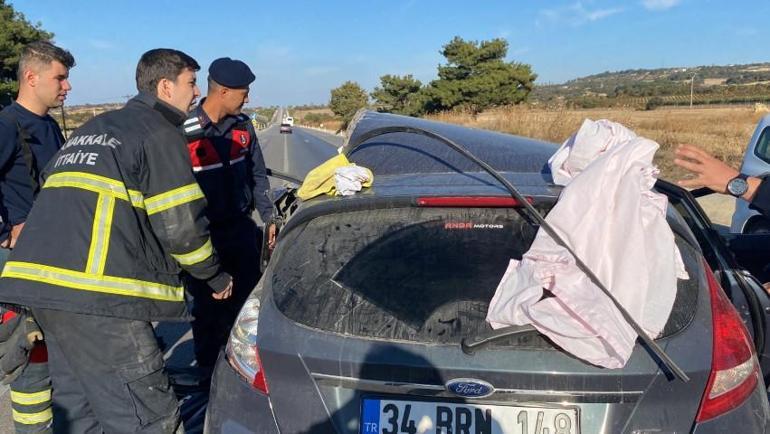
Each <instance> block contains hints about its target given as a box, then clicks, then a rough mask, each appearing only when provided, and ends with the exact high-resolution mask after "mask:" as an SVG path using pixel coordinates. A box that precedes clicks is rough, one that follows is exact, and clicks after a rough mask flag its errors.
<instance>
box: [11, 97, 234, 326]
mask: <svg viewBox="0 0 770 434" xmlns="http://www.w3.org/2000/svg"><path fill="white" fill-rule="evenodd" d="M183 120H184V115H183V113H182V112H179V111H178V110H176V109H174V108H172V107H171V106H168V105H166V104H164V103H162V102H160V101H159V100H157V99H156V98H155V97H153V96H150V95H146V94H140V95H139V96H137V97H136V98H134V99H132V100H131V101H129V102H128V104H127V105H126V106H125V107H124V108H122V109H120V110H116V111H113V112H108V113H105V114H102V115H100V116H98V117H96V118H94V119H93V120H91V121H89V122H88V123H86V124H85V125H84V126H83V127H81V128H79V129H78V130H77V131H75V132H74V133H73V135H72V137H70V139H69V140H68V141H67V142H66V143H65V144H64V146H63V147H62V149H61V151H60V152H59V153H58V154H57V155H56V156H55V157H54V158H53V159H52V161H51V163H50V164H49V166H48V168H47V173H46V174H45V175H46V179H45V184H44V185H43V188H42V190H41V192H40V194H39V195H38V197H37V199H36V201H35V207H34V208H33V210H32V212H31V214H30V216H29V219H28V220H27V223H26V225H25V228H24V235H23V236H22V237H21V238H20V239H19V242H18V244H17V245H16V248H15V249H14V251H13V252H12V253H11V256H10V258H9V260H8V262H7V264H6V265H5V268H4V269H3V272H2V277H3V279H2V280H3V281H2V285H3V291H2V292H1V293H0V300H1V301H5V302H13V303H18V304H23V305H27V306H32V307H41V308H49V309H59V310H66V311H71V312H76V313H86V314H97V315H106V316H115V317H122V318H129V319H140V320H159V319H173V318H180V317H183V316H185V315H186V307H185V303H184V289H183V287H182V284H181V280H180V272H181V271H182V269H184V270H185V271H187V272H188V273H190V274H191V275H192V276H193V277H195V278H197V279H201V280H206V281H209V282H210V284H211V286H212V288H213V289H215V290H221V289H223V288H224V286H225V285H226V284H227V281H229V278H228V277H227V276H226V275H225V274H220V272H219V261H218V259H217V255H216V252H215V251H214V248H213V247H212V245H211V240H210V238H209V234H208V229H207V228H208V221H207V220H206V217H205V214H204V210H205V206H206V201H205V198H204V195H203V192H202V191H201V189H200V188H199V187H198V184H197V183H196V182H195V179H194V178H193V175H192V172H191V170H190V160H189V157H188V154H187V149H186V143H185V140H184V137H183V136H182V135H181V134H180V132H179V129H178V126H179V125H181V123H182V122H183Z"/></svg>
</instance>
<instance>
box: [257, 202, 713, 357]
mask: <svg viewBox="0 0 770 434" xmlns="http://www.w3.org/2000/svg"><path fill="white" fill-rule="evenodd" d="M535 233H536V228H534V227H532V226H531V225H530V224H528V223H527V222H526V220H525V219H524V217H522V215H520V213H519V211H518V210H515V209H491V208H485V209H479V208H462V209H454V208H400V209H384V210H382V209H380V210H370V211H356V212H347V213H340V214H333V215H326V216H321V217H318V218H316V219H314V220H311V221H310V222H308V223H306V224H304V225H303V226H301V227H297V228H295V229H294V230H292V233H290V234H288V236H287V237H286V238H284V240H283V241H282V244H283V245H285V246H291V247H290V248H287V249H283V250H282V252H281V253H280V254H278V255H276V256H275V257H274V258H273V260H275V261H276V263H275V268H274V270H273V274H272V276H273V277H272V279H273V280H272V290H273V294H274V299H275V302H276V305H277V306H278V309H279V310H280V311H281V312H283V314H284V315H286V316H287V317H288V318H290V319H292V320H294V321H296V322H298V323H301V324H303V325H306V326H309V327H313V328H316V329H321V330H325V331H329V332H333V333H339V334H345V335H353V336H358V337H367V338H377V339H389V340H403V341H413V342H423V343H442V344H453V343H459V342H460V340H461V339H462V338H463V337H467V336H472V335H475V334H478V333H481V332H483V331H486V330H489V328H488V327H489V326H488V325H487V324H486V322H485V320H484V319H485V317H486V313H487V309H488V307H489V302H490V300H491V299H492V296H493V295H494V292H495V289H496V288H497V285H498V283H499V282H500V279H501V278H502V276H503V274H504V273H505V270H506V268H507V266H508V262H509V261H510V259H511V258H514V259H521V257H522V255H523V254H524V252H526V251H527V250H528V248H529V245H530V244H531V242H532V240H533V239H534V236H535ZM678 243H679V245H680V248H681V249H682V250H683V251H682V254H683V258H684V259H685V264H686V265H687V266H688V270H690V269H691V267H692V266H696V267H697V264H698V262H697V253H696V252H695V251H694V250H693V249H692V247H689V246H687V245H686V244H685V243H684V242H682V241H678ZM690 275H691V276H697V275H698V273H692V272H691V273H690ZM695 280H696V279H691V280H690V281H680V285H679V291H678V295H677V301H676V303H675V307H674V313H673V314H672V316H671V319H670V320H669V323H668V324H667V326H666V330H665V331H664V334H671V333H673V332H676V331H678V330H680V329H681V328H683V327H684V326H686V324H688V323H689V321H690V320H691V319H692V316H693V315H694V311H695V305H696V303H695V301H696V300H697V292H698V291H697V286H698V284H697V282H696V281H695ZM510 345H515V346H517V347H538V348H542V347H546V348H547V347H550V346H551V345H550V344H549V343H548V342H547V341H546V340H545V338H543V337H541V336H539V335H538V334H537V333H533V334H530V335H523V336H518V337H514V338H511V339H508V340H502V341H500V342H498V343H497V344H496V346H510Z"/></svg>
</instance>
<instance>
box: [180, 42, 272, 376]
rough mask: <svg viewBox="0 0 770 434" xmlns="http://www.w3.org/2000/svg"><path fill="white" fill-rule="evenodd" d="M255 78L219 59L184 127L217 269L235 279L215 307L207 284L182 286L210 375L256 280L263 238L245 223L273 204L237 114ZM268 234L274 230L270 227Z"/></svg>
mask: <svg viewBox="0 0 770 434" xmlns="http://www.w3.org/2000/svg"><path fill="white" fill-rule="evenodd" d="M253 81H254V74H253V73H252V72H251V70H250V69H249V67H248V66H247V65H246V64H245V63H243V62H242V61H240V60H233V59H230V58H227V57H225V58H220V59H216V60H214V62H212V63H211V66H210V67H209V76H208V92H207V95H206V98H204V99H203V100H202V101H201V103H200V105H198V106H197V107H196V108H195V109H194V110H192V112H191V113H190V115H189V116H188V118H187V120H186V121H185V123H184V131H185V135H186V136H187V147H188V150H189V152H190V160H191V161H192V169H193V173H194V174H195V179H196V180H197V181H198V184H199V185H200V186H201V189H202V190H203V193H204V194H205V195H206V200H207V202H208V206H207V207H206V216H207V217H208V219H209V221H210V223H211V226H210V230H211V240H212V242H213V243H214V247H215V248H216V250H217V252H219V254H220V258H221V260H222V266H223V267H224V269H225V270H226V271H227V272H228V273H230V274H231V275H232V276H233V278H234V280H235V286H234V287H233V296H232V297H231V298H230V299H229V300H227V301H226V302H217V301H216V300H211V297H208V296H207V292H208V290H207V288H206V284H205V282H202V281H200V280H197V279H188V281H187V282H186V283H187V287H188V289H189V290H190V293H191V294H192V295H193V308H192V314H193V317H194V320H193V322H192V331H193V338H194V344H195V345H194V346H195V358H196V361H197V363H198V366H200V367H201V368H203V370H204V372H210V371H211V368H213V366H214V363H215V362H216V360H217V356H218V354H219V350H220V348H221V347H222V346H223V345H224V344H225V343H226V341H227V337H228V334H229V332H230V328H231V327H232V325H233V323H234V322H235V319H236V316H237V315H238V312H239V311H240V309H241V306H243V303H244V302H245V301H246V297H247V296H248V295H249V293H250V292H251V290H252V289H253V288H254V285H256V283H257V281H258V280H259V277H260V273H259V249H260V247H259V246H260V244H261V240H262V232H261V230H260V229H259V228H258V227H257V225H256V223H255V222H254V220H252V218H251V213H252V211H253V210H254V209H255V208H256V209H257V211H258V212H259V216H260V218H261V219H262V221H263V222H268V221H269V219H270V215H271V213H272V204H271V202H270V201H269V200H268V198H267V196H266V194H265V193H266V191H267V190H268V189H269V188H270V185H269V183H268V180H267V174H266V173H267V172H266V169H265V160H264V158H263V156H262V150H261V149H260V147H259V142H258V140H257V135H256V132H255V131H254V126H253V125H252V123H251V120H250V119H249V117H248V116H247V115H245V114H243V113H241V109H242V108H243V105H244V104H245V103H247V102H248V101H249V85H250V84H251V83H252V82H253ZM270 231H271V233H274V227H271V228H270Z"/></svg>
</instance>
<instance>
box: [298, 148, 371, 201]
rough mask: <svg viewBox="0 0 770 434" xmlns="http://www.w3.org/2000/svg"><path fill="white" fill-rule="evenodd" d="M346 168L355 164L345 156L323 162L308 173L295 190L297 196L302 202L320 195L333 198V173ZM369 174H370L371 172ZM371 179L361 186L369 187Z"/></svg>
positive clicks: (339, 155)
mask: <svg viewBox="0 0 770 434" xmlns="http://www.w3.org/2000/svg"><path fill="white" fill-rule="evenodd" d="M346 166H355V164H353V163H351V162H350V161H348V159H347V157H345V154H337V155H335V156H334V157H332V158H330V159H328V160H326V161H324V162H323V163H321V164H320V165H319V166H317V167H315V168H314V169H313V170H311V171H310V172H308V174H307V176H305V180H304V181H303V182H302V185H301V186H300V188H299V190H297V196H298V197H299V198H300V199H302V200H308V199H310V198H313V197H316V196H320V195H322V194H328V195H330V196H334V195H335V194H336V193H337V191H336V187H335V183H334V172H335V171H336V170H337V169H338V168H340V167H346ZM367 170H368V169H367ZM369 172H370V173H371V171H369ZM373 179H374V176H373V175H372V176H370V177H369V180H368V181H365V182H363V183H362V186H363V187H371V185H372V180H373Z"/></svg>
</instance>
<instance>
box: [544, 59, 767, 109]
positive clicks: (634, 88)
mask: <svg viewBox="0 0 770 434" xmlns="http://www.w3.org/2000/svg"><path fill="white" fill-rule="evenodd" d="M691 84H692V93H693V98H692V103H693V105H707V104H737V103H753V102H768V101H770V63H754V64H749V65H727V66H696V67H688V68H684V67H682V68H660V69H629V70H625V71H617V72H603V73H601V74H595V75H589V76H587V77H581V78H577V79H574V80H570V81H568V82H566V83H563V84H546V85H540V86H536V87H535V89H534V91H533V92H532V94H531V95H530V102H531V103H532V104H535V105H546V106H559V105H562V106H568V107H574V108H594V107H628V108H647V109H652V108H655V107H658V106H662V105H666V106H677V105H679V106H682V105H689V104H690V89H691V88H690V86H691Z"/></svg>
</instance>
